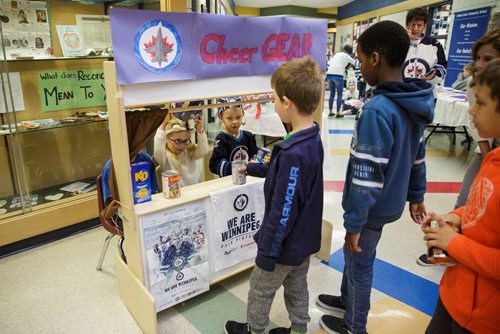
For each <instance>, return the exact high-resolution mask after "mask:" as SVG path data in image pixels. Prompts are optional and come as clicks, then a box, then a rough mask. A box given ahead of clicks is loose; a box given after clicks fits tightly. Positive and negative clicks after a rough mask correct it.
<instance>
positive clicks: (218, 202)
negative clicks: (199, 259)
mask: <svg viewBox="0 0 500 334" xmlns="http://www.w3.org/2000/svg"><path fill="white" fill-rule="evenodd" d="M263 186H264V179H260V180H257V181H255V182H251V183H247V184H245V185H242V186H237V187H231V188H228V189H225V190H221V191H217V192H213V193H211V194H210V197H211V202H212V215H213V231H214V234H213V239H212V240H213V244H214V248H213V251H214V253H215V256H214V261H215V263H214V269H215V272H217V271H220V270H222V269H224V268H228V267H231V266H233V265H235V264H237V263H240V262H242V261H244V260H248V259H250V258H254V257H255V256H256V255H257V245H256V244H255V241H254V240H253V236H254V235H255V233H257V231H258V230H259V228H260V224H261V222H262V218H263V217H264V193H263V190H262V188H263Z"/></svg>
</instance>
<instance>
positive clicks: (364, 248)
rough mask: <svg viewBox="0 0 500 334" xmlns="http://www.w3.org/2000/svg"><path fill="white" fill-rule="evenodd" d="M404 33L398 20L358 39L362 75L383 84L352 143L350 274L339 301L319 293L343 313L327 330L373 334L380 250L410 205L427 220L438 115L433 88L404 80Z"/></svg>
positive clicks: (347, 221) (324, 323)
mask: <svg viewBox="0 0 500 334" xmlns="http://www.w3.org/2000/svg"><path fill="white" fill-rule="evenodd" d="M408 45H409V38H408V34H407V33H406V31H405V29H404V28H403V27H402V26H401V25H399V24H397V23H395V22H392V21H383V22H380V23H377V24H375V25H373V26H371V27H370V28H368V29H367V30H366V31H365V32H364V33H363V34H361V36H360V37H359V40H358V47H357V53H358V57H359V60H360V62H361V72H362V73H363V77H364V78H365V80H366V81H367V82H368V84H369V85H370V86H376V87H375V88H374V90H373V96H372V98H371V100H370V101H369V102H368V103H366V104H365V105H364V106H363V108H362V109H361V110H360V112H359V113H358V115H357V122H356V126H355V132H354V135H353V138H352V142H351V154H350V158H349V164H348V167H347V175H346V183H345V188H344V194H343V198H342V207H343V209H344V227H345V229H346V235H345V243H344V261H345V266H344V272H343V276H342V286H341V295H340V296H331V295H319V296H318V299H317V300H316V302H317V304H318V305H320V306H322V307H323V308H326V309H328V310H331V311H333V310H335V311H339V312H341V313H344V312H345V314H344V318H343V319H342V318H338V317H334V316H331V315H323V316H322V317H321V320H320V325H321V327H322V328H323V329H325V330H326V331H327V332H328V333H342V334H343V333H366V322H367V318H368V311H369V309H370V292H371V288H372V279H373V262H374V260H375V254H376V247H377V244H378V241H379V240H380V237H381V234H382V228H383V227H384V225H385V224H387V223H391V222H393V221H396V220H398V219H399V218H400V217H401V214H402V213H403V210H404V207H405V202H406V201H408V202H410V214H411V217H412V219H413V220H414V221H415V222H420V221H421V220H422V218H423V217H424V215H425V206H424V193H425V187H426V178H425V160H424V158H425V146H424V142H423V141H422V135H423V132H424V128H425V124H428V123H431V122H432V119H433V118H434V96H433V93H432V85H431V84H430V83H427V82H425V81H423V80H420V79H404V80H403V78H402V74H401V65H402V64H403V62H404V59H405V57H406V53H407V52H408Z"/></svg>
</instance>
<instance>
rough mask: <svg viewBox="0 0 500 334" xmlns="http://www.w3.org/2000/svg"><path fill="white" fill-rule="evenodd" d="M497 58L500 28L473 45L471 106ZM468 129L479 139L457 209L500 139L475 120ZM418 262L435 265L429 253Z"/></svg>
mask: <svg viewBox="0 0 500 334" xmlns="http://www.w3.org/2000/svg"><path fill="white" fill-rule="evenodd" d="M496 58H500V29H496V30H493V31H490V32H487V33H486V34H485V35H484V36H482V37H481V38H480V39H478V40H477V41H476V42H475V43H474V45H473V46H472V59H473V61H474V68H475V72H474V73H473V74H472V76H471V77H470V78H469V81H468V82H469V84H468V85H467V93H466V95H467V100H468V101H469V107H472V105H473V104H474V103H475V101H476V97H475V92H476V78H475V77H476V73H477V72H478V71H480V70H481V69H483V67H484V66H485V65H486V64H487V63H488V62H489V61H491V60H493V59H496ZM468 129H469V133H470V135H471V136H472V138H473V139H474V140H475V141H477V148H476V150H475V151H474V156H473V157H472V160H471V162H470V163H469V166H468V167H467V170H466V171H465V175H464V178H463V180H462V186H461V187H460V192H459V194H458V197H457V201H456V202H455V209H456V208H459V207H461V206H464V205H465V202H466V201H467V197H468V195H469V192H470V187H471V184H472V181H473V180H474V177H475V176H476V174H477V172H478V171H479V167H480V166H481V163H482V161H483V158H484V157H485V156H486V155H487V154H488V153H489V152H490V151H491V150H492V149H493V148H494V147H496V146H498V139H495V138H483V137H481V136H480V135H479V134H478V132H477V130H476V127H475V126H474V123H473V122H469V126H468ZM417 264H419V265H421V266H424V267H429V266H434V265H435V264H432V263H429V261H427V254H422V255H420V256H419V257H418V259H417Z"/></svg>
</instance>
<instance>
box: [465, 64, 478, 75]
mask: <svg viewBox="0 0 500 334" xmlns="http://www.w3.org/2000/svg"><path fill="white" fill-rule="evenodd" d="M475 68H476V67H475V65H474V63H468V64H465V65H464V71H469V72H470V73H474V69H475Z"/></svg>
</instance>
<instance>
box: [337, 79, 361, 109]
mask: <svg viewBox="0 0 500 334" xmlns="http://www.w3.org/2000/svg"><path fill="white" fill-rule="evenodd" d="M342 100H343V103H342V110H341V111H340V113H339V115H340V117H344V115H356V114H357V113H358V110H359V109H361V107H362V106H363V101H361V100H360V99H359V91H358V90H357V89H356V83H355V82H354V81H352V80H350V81H349V82H348V83H347V90H346V91H345V92H344V94H343V95H342Z"/></svg>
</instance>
